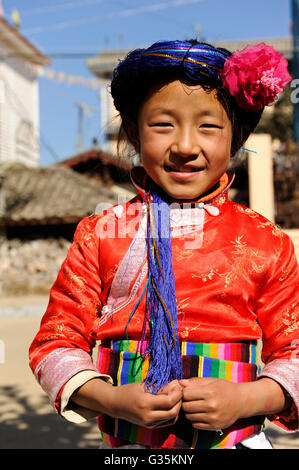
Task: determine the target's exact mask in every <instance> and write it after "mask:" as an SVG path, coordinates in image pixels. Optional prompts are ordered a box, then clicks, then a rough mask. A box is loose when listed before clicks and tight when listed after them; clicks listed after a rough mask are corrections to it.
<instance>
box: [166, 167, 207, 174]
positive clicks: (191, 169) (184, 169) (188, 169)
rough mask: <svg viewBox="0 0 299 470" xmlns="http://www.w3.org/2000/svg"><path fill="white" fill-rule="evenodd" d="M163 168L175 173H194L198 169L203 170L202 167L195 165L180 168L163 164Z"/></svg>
mask: <svg viewBox="0 0 299 470" xmlns="http://www.w3.org/2000/svg"><path fill="white" fill-rule="evenodd" d="M165 170H166V171H168V172H175V173H196V172H199V171H203V170H204V168H202V167H201V168H197V167H182V168H179V167H171V166H167V165H165Z"/></svg>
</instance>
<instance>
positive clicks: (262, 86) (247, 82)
mask: <svg viewBox="0 0 299 470" xmlns="http://www.w3.org/2000/svg"><path fill="white" fill-rule="evenodd" d="M220 78H221V80H222V82H223V88H225V89H227V90H228V91H229V93H230V95H232V96H233V97H234V98H235V100H236V102H237V103H238V105H239V106H240V107H241V108H243V109H245V110H246V111H249V112H252V111H253V112H256V111H259V110H261V109H262V108H263V107H264V106H270V105H271V104H273V103H274V102H275V100H276V97H277V94H278V93H280V92H282V91H283V89H284V87H285V86H286V84H287V83H289V82H290V81H291V79H292V78H291V76H290V74H289V72H288V62H287V60H286V58H285V57H284V56H283V55H282V54H280V53H279V52H277V51H276V50H275V49H274V48H273V47H271V46H268V45H267V44H265V43H263V42H261V43H259V44H256V45H253V46H246V47H245V48H244V49H242V50H241V51H237V52H236V53H234V54H232V55H231V56H230V57H229V58H228V59H227V60H226V61H225V64H224V67H223V70H222V71H221V72H220Z"/></svg>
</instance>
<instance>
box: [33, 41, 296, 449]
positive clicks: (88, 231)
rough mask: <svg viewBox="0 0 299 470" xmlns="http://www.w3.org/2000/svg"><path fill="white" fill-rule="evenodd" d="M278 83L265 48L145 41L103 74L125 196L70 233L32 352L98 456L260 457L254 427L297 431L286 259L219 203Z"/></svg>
mask: <svg viewBox="0 0 299 470" xmlns="http://www.w3.org/2000/svg"><path fill="white" fill-rule="evenodd" d="M289 81H290V76H289V74H288V72H287V62H286V60H285V58H284V57H283V56H281V55H280V54H279V53H278V52H276V51H275V50H274V49H273V48H271V47H270V46H267V45H266V44H263V43H261V44H259V45H256V46H248V47H247V48H245V49H244V50H242V51H239V52H237V53H235V54H233V55H231V54H230V53H229V52H228V51H226V50H224V49H219V48H218V49H217V48H214V47H213V46H211V45H208V44H205V43H197V42H196V41H190V42H185V41H171V42H158V43H155V44H153V45H152V46H150V47H149V48H148V49H141V50H140V49H138V50H134V51H132V52H131V53H130V54H129V55H128V56H127V57H126V59H125V60H124V61H122V62H120V64H119V65H118V67H117V68H116V70H115V71H114V75H113V79H112V84H111V92H112V96H113V98H114V103H115V106H116V108H117V109H118V111H119V112H120V116H121V119H122V129H123V131H124V132H125V135H126V137H127V139H128V141H129V143H130V144H131V145H132V146H133V147H134V149H135V151H136V152H138V153H139V154H140V159H141V162H142V167H138V168H134V170H133V171H132V181H133V183H134V185H135V187H136V188H137V190H138V195H137V196H136V197H135V198H134V199H133V200H132V201H130V202H128V203H122V204H118V205H116V206H114V207H112V208H110V209H107V210H105V211H103V212H102V213H101V214H98V215H93V216H91V217H86V218H84V219H83V220H82V221H81V222H80V223H79V225H78V227H77V230H76V233H75V236H74V242H73V244H72V246H71V247H70V249H69V252H68V255H67V258H66V260H65V261H64V263H63V264H62V267H61V270H60V272H59V274H58V277H57V280H56V282H55V283H54V285H53V287H52V289H51V293H50V300H49V305H48V308H47V311H46V313H45V315H44V317H43V319H42V322H41V328H40V331H39V332H38V333H37V335H36V337H35V339H34V341H33V343H32V345H31V348H30V365H31V367H32V370H33V372H34V374H35V376H36V378H37V380H38V381H39V383H40V384H41V386H42V387H43V389H44V390H45V391H46V392H47V393H48V395H49V397H50V400H51V402H52V403H53V405H54V407H55V409H56V411H57V412H58V413H59V414H60V415H61V416H63V417H64V418H66V419H68V420H70V421H73V422H80V421H84V420H86V419H88V418H92V417H94V416H98V422H99V428H100V430H101V432H102V437H103V440H104V442H105V444H106V445H109V446H111V447H120V446H124V445H129V444H138V445H140V446H143V447H148V448H189V449H190V448H223V447H226V448H238V447H240V446H247V447H250V448H256V447H257V448H263V447H269V446H270V444H269V443H268V441H267V440H266V439H265V437H264V434H263V433H262V428H263V422H264V418H265V416H267V417H268V418H269V419H271V420H272V421H273V422H274V423H276V424H277V425H278V426H281V427H283V428H284V429H286V430H289V431H294V430H296V429H297V428H298V403H299V396H298V387H299V386H298V375H299V374H298V358H297V357H296V351H297V353H298V343H299V341H298V324H299V322H298V304H297V298H298V292H297V290H296V287H297V285H298V266H297V261H296V258H295V254H294V248H293V245H292V242H291V241H290V239H289V238H288V236H287V235H286V234H285V233H284V232H282V231H281V230H280V229H279V228H278V227H277V226H275V225H274V224H273V223H271V222H270V221H268V220H267V219H265V218H264V217H262V216H261V215H259V214H257V213H256V212H254V211H252V210H250V209H248V208H246V207H243V206H241V205H238V204H236V203H234V202H232V201H230V200H229V199H228V189H229V187H230V185H231V183H232V180H233V175H232V174H230V173H229V172H228V171H227V168H228V165H229V162H230V159H231V158H233V157H234V156H235V155H236V153H237V151H238V150H239V149H240V148H241V147H242V145H243V143H244V142H245V141H246V139H247V138H248V136H249V134H250V133H251V132H252V131H253V130H254V128H255V126H256V125H257V123H258V121H259V119H260V116H261V114H262V111H263V108H264V106H265V105H269V104H272V103H273V102H274V101H275V98H276V95H277V93H279V92H281V91H282V90H283V87H284V86H285V85H286V83H288V82H289ZM234 158H236V157H234ZM257 158H262V155H260V156H259V157H257ZM259 339H262V344H263V348H262V360H263V362H264V364H265V366H264V368H263V371H262V372H261V373H259V372H260V371H259V370H258V361H257V340H259ZM96 341H100V346H99V352H98V361H97V362H98V364H97V367H96V366H95V365H94V363H93V361H92V359H91V352H92V349H93V347H94V346H95V343H96ZM296 348H297V349H296ZM258 374H259V375H258ZM257 379H258V380H257Z"/></svg>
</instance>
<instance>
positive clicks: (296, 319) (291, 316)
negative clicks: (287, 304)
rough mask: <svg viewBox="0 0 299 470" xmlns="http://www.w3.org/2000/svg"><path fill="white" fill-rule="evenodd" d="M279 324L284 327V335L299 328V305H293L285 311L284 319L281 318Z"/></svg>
mask: <svg viewBox="0 0 299 470" xmlns="http://www.w3.org/2000/svg"><path fill="white" fill-rule="evenodd" d="M281 322H282V323H283V324H284V325H286V327H287V328H286V329H285V330H284V333H286V334H288V333H292V332H293V331H295V330H298V328H299V305H298V304H294V305H292V307H291V308H288V309H287V312H286V314H285V317H284V318H282V320H281Z"/></svg>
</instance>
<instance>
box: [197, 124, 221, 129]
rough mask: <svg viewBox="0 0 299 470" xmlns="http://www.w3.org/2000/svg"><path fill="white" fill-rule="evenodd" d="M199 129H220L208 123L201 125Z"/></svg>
mask: <svg viewBox="0 0 299 470" xmlns="http://www.w3.org/2000/svg"><path fill="white" fill-rule="evenodd" d="M200 127H205V128H208V129H209V128H215V129H220V126H217V125H216V124H209V123H205V124H202V125H201V126H200Z"/></svg>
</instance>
